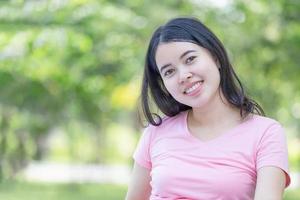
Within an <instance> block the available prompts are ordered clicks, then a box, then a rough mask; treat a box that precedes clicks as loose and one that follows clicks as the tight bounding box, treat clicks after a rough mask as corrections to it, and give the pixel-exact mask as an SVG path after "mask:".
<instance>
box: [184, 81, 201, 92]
mask: <svg viewBox="0 0 300 200" xmlns="http://www.w3.org/2000/svg"><path fill="white" fill-rule="evenodd" d="M202 83H203V81H198V82H197V83H195V84H194V85H193V86H192V87H190V88H188V89H186V90H185V91H184V93H185V94H189V93H191V92H193V91H194V90H196V89H197V88H198V87H199V86H200V85H201V84H202Z"/></svg>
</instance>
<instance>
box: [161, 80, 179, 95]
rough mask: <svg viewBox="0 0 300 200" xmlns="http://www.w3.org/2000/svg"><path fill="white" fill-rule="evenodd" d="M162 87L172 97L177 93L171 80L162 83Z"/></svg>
mask: <svg viewBox="0 0 300 200" xmlns="http://www.w3.org/2000/svg"><path fill="white" fill-rule="evenodd" d="M164 85H165V88H166V89H167V91H168V92H169V93H170V94H171V95H172V96H174V95H176V93H178V88H177V87H176V83H174V81H172V80H167V81H164Z"/></svg>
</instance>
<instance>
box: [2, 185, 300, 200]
mask: <svg viewBox="0 0 300 200" xmlns="http://www.w3.org/2000/svg"><path fill="white" fill-rule="evenodd" d="M126 190H127V186H123V185H121V186H120V185H110V184H41V183H26V182H3V183H0V199H5V200H20V199H22V200H41V199H42V200H53V199H57V200H79V199H80V200H82V199H85V200H96V199H97V200H99V199H104V200H120V199H124V198H125V193H126ZM284 196H285V197H284V200H299V199H300V189H297V190H287V191H285V195H284Z"/></svg>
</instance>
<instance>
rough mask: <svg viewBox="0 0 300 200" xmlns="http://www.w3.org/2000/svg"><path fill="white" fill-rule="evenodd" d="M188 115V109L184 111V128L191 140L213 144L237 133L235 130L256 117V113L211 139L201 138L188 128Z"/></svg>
mask: <svg viewBox="0 0 300 200" xmlns="http://www.w3.org/2000/svg"><path fill="white" fill-rule="evenodd" d="M187 117H188V110H187V111H184V113H183V118H184V120H183V128H184V134H185V135H186V136H187V137H188V138H190V139H191V140H193V141H195V142H197V143H200V144H211V143H214V142H217V141H219V140H221V139H225V138H226V137H228V136H230V135H231V134H233V133H235V130H236V129H238V128H241V127H243V126H245V125H246V124H248V123H249V122H250V121H252V120H253V119H254V118H255V115H253V116H252V117H250V118H249V119H247V120H244V121H242V122H241V123H240V124H238V125H236V126H234V127H232V128H230V129H228V130H226V131H224V132H223V133H221V134H220V135H218V136H217V137H215V138H212V139H209V140H201V139H200V138H197V137H196V136H194V135H193V134H192V133H191V132H190V130H189V128H188V123H187Z"/></svg>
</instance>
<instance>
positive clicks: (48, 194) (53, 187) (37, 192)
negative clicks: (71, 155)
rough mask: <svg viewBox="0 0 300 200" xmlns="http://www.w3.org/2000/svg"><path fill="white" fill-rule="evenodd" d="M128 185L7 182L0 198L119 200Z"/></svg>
mask: <svg viewBox="0 0 300 200" xmlns="http://www.w3.org/2000/svg"><path fill="white" fill-rule="evenodd" d="M126 189H127V188H126V186H123V185H120V186H119V185H110V184H36V183H24V182H7V183H1V184H0V199H6V200H19V199H24V200H39V199H44V200H53V199H59V200H82V199H87V200H96V199H97V200H98V199H105V200H119V199H124V197H125V193H126Z"/></svg>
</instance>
